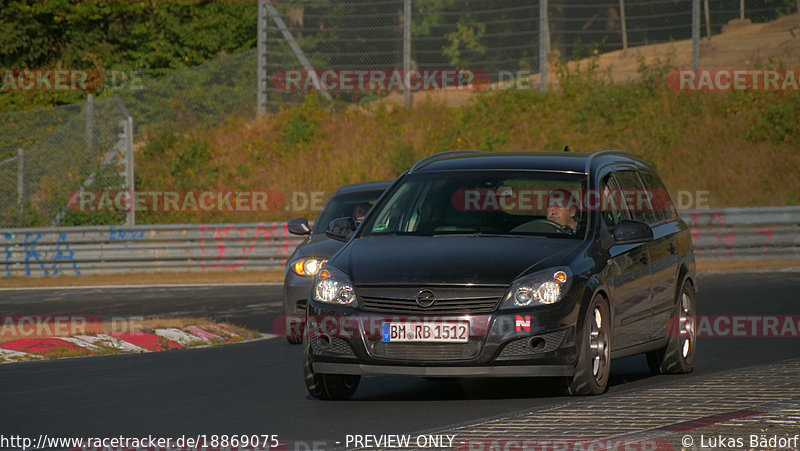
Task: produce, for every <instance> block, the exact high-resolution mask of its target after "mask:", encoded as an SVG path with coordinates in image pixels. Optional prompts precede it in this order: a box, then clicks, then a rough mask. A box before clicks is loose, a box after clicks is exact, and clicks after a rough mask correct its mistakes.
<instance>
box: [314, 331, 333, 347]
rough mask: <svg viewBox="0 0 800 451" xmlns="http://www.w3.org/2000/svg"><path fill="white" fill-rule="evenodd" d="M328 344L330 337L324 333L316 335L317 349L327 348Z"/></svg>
mask: <svg viewBox="0 0 800 451" xmlns="http://www.w3.org/2000/svg"><path fill="white" fill-rule="evenodd" d="M330 345H331V337H329V336H327V335H324V334H323V335H320V336H319V337H317V347H318V348H319V349H328V347H329V346H330Z"/></svg>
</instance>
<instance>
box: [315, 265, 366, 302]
mask: <svg viewBox="0 0 800 451" xmlns="http://www.w3.org/2000/svg"><path fill="white" fill-rule="evenodd" d="M313 296H314V300H315V301H317V302H324V303H326V304H337V305H347V306H351V307H355V306H356V304H357V301H356V291H355V290H354V289H353V284H351V283H350V279H349V278H348V277H347V276H346V275H345V274H344V273H343V272H341V271H339V270H338V269H336V268H333V267H330V266H328V267H325V269H323V270H322V271H320V272H319V274H318V275H317V278H316V280H315V282H314V294H313Z"/></svg>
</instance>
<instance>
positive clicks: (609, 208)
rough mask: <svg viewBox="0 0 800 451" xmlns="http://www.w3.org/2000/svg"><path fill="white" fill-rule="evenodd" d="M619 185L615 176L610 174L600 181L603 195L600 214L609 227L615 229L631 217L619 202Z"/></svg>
mask: <svg viewBox="0 0 800 451" xmlns="http://www.w3.org/2000/svg"><path fill="white" fill-rule="evenodd" d="M615 193H619V185H618V184H617V181H616V180H615V179H614V176H613V175H611V174H609V175H607V176H606V177H605V178H603V181H602V182H601V183H600V195H601V196H602V199H601V200H602V202H601V210H600V214H601V217H602V218H603V222H604V223H605V224H606V226H608V228H609V229H613V228H614V227H616V225H617V224H619V222H620V221H622V220H623V219H630V216H629V215H628V212H627V211H625V209H623V208H622V205H620V202H619V196H617V195H615Z"/></svg>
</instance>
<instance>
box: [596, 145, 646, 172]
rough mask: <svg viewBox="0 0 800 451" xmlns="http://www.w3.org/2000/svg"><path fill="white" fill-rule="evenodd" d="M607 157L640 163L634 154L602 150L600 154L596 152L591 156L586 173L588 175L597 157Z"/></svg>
mask: <svg viewBox="0 0 800 451" xmlns="http://www.w3.org/2000/svg"><path fill="white" fill-rule="evenodd" d="M606 155H617V156H621V157H625V158H630V159H632V160H636V161H639V157H637V156H636V155H634V154H632V153H630V152H626V151H624V150H601V151H599V152H594V153H592V154H591V155H589V158H588V159H587V160H586V172H587V173H588V172H589V167H590V166H591V165H592V161H593V160H594V159H595V158H596V157H603V156H606Z"/></svg>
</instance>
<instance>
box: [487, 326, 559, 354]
mask: <svg viewBox="0 0 800 451" xmlns="http://www.w3.org/2000/svg"><path fill="white" fill-rule="evenodd" d="M566 334H567V329H564V330H559V331H556V332H550V333H548V334H541V335H535V336H534V337H525V338H520V339H517V340H514V341H512V342H509V343H508V344H507V345H506V347H505V348H503V352H501V353H500V357H514V356H521V355H532V354H542V353H545V352H553V351H555V350H556V349H558V347H559V346H561V343H562V342H563V341H564V335H566ZM532 338H540V339H542V340H543V343H542V344H540V345H539V346H536V347H531V346H530V342H531V339H532Z"/></svg>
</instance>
